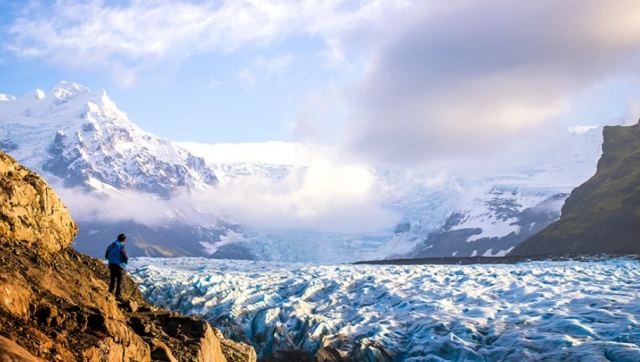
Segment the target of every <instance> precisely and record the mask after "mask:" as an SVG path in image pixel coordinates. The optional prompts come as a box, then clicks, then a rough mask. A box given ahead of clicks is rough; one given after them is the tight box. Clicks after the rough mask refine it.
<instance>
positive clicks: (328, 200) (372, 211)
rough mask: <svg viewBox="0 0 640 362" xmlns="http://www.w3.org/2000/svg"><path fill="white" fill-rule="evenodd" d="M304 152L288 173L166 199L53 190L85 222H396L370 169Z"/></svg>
mask: <svg viewBox="0 0 640 362" xmlns="http://www.w3.org/2000/svg"><path fill="white" fill-rule="evenodd" d="M225 148H226V147H222V149H225ZM236 148H237V147H236ZM270 148H272V147H270ZM277 151H278V150H275V151H274V152H276V153H278V152H277ZM236 157H238V156H236ZM253 157H254V158H255V157H256V156H255V155H254V156H253ZM303 157H304V161H303V164H302V163H301V164H299V165H297V167H295V168H292V169H291V171H290V172H288V173H287V174H286V176H285V177H283V178H274V174H268V173H267V174H265V173H260V172H256V173H250V174H244V175H241V176H238V177H223V178H222V182H221V183H220V184H218V185H216V186H215V187H210V188H205V189H198V190H192V191H191V192H187V191H186V190H177V191H176V192H175V193H174V195H172V197H171V198H170V199H168V200H167V199H161V198H159V197H156V196H154V195H151V194H146V193H140V192H135V191H118V192H113V193H109V195H105V194H102V193H97V192H96V193H86V192H85V191H83V190H78V189H69V188H62V187H56V191H57V192H58V193H59V195H60V197H61V198H62V199H63V200H64V201H65V203H66V204H67V205H68V206H69V208H70V210H71V211H72V214H73V215H74V217H76V218H78V219H79V220H84V221H97V220H100V221H107V222H113V221H126V220H135V221H137V222H139V223H142V224H145V225H162V224H166V223H168V222H170V221H172V220H173V221H181V222H184V221H186V222H191V223H193V224H197V225H211V226H215V225H216V224H217V223H218V221H219V220H221V219H222V220H227V221H230V222H233V223H239V224H241V225H243V226H245V227H248V228H256V229H261V230H287V229H291V230H308V231H320V232H336V233H347V234H351V233H354V234H355V233H366V232H376V231H380V230H386V229H389V228H392V227H393V226H394V225H395V224H396V223H397V221H398V219H399V217H398V215H395V214H394V213H392V212H391V211H388V210H386V209H384V208H383V207H382V206H381V204H382V201H383V198H384V193H383V191H384V190H383V189H382V188H381V186H380V185H379V184H378V180H377V179H376V177H375V175H374V174H373V173H372V171H370V170H369V169H367V168H365V167H363V166H360V165H356V164H352V163H347V162H344V161H339V160H336V159H332V158H331V157H323V156H318V155H317V154H311V155H307V154H306V152H305V155H303ZM273 166H274V167H277V166H278V165H275V164H274V165H273Z"/></svg>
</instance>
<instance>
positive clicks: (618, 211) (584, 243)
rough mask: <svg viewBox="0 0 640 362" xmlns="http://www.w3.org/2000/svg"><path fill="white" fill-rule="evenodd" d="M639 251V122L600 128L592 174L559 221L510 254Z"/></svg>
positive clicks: (571, 198) (569, 198)
mask: <svg viewBox="0 0 640 362" xmlns="http://www.w3.org/2000/svg"><path fill="white" fill-rule="evenodd" d="M600 253H608V254H628V253H634V254H638V253H640V123H638V124H636V125H633V126H627V127H624V126H613V127H605V128H604V142H603V145H602V157H601V158H600V160H599V161H598V170H597V172H596V174H595V175H594V176H593V177H591V179H589V180H588V181H587V182H585V183H584V184H582V185H580V186H579V187H577V188H576V189H575V190H573V191H572V192H571V195H570V196H569V197H568V198H567V200H566V202H565V204H564V206H563V207H562V216H561V217H560V220H558V221H557V222H555V223H553V224H552V225H550V226H549V227H547V228H546V229H544V230H543V231H541V232H540V233H538V234H536V235H534V236H533V237H531V238H529V239H528V240H526V241H525V242H523V243H522V244H520V245H519V246H517V247H516V248H515V249H514V250H513V251H512V252H511V253H510V254H509V255H512V256H535V255H563V254H600Z"/></svg>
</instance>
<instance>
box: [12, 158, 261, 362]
mask: <svg viewBox="0 0 640 362" xmlns="http://www.w3.org/2000/svg"><path fill="white" fill-rule="evenodd" d="M0 201H1V202H2V203H1V204H0V240H1V242H0V292H1V293H2V298H0V362H2V361H39V360H46V361H61V362H62V361H63V362H68V361H96V362H98V361H99V362H103V361H114V362H115V361H151V360H152V359H154V360H165V361H177V360H178V361H199V362H223V361H226V359H225V356H224V355H223V353H222V346H221V340H223V338H224V337H223V336H221V335H220V336H218V335H216V334H215V333H214V331H213V329H212V328H211V326H209V324H208V323H207V322H205V321H202V320H199V319H196V318H191V317H185V316H182V315H180V314H177V313H172V312H168V311H163V310H161V309H159V308H156V307H154V306H152V305H150V304H148V303H147V302H146V301H145V300H144V299H143V298H142V296H141V294H140V291H139V290H138V289H137V287H136V286H135V284H134V283H133V281H132V280H131V278H129V277H128V276H125V277H124V280H123V281H124V283H123V293H124V296H125V298H126V300H125V301H124V302H122V303H118V301H116V299H115V298H114V297H113V296H112V295H110V294H109V293H108V291H107V284H106V281H107V280H108V270H107V268H106V266H105V265H104V263H102V262H100V261H98V260H96V259H93V258H91V257H88V256H86V255H83V254H80V253H78V252H77V251H75V250H73V249H72V248H70V247H69V246H70V245H71V241H72V238H73V235H75V233H76V231H77V229H76V226H75V224H74V222H73V221H72V220H71V218H70V216H69V213H68V211H67V210H66V209H65V207H64V205H63V204H62V203H61V202H60V200H59V199H58V197H57V196H56V194H55V193H54V192H53V191H52V190H51V189H50V188H49V187H48V186H47V184H46V183H45V182H44V181H42V179H40V178H39V177H38V176H37V175H36V174H34V173H32V172H31V171H29V170H27V169H25V168H23V167H22V166H20V165H19V164H17V163H15V161H13V160H12V159H11V158H10V157H8V156H6V155H4V154H3V153H1V152H0ZM225 345H226V346H234V348H235V349H236V350H238V351H244V352H245V353H244V354H243V353H237V354H236V355H235V356H238V357H237V359H234V360H233V361H238V362H254V361H255V360H256V358H255V351H253V348H252V347H250V346H247V345H243V344H239V343H238V344H234V343H233V342H228V343H225Z"/></svg>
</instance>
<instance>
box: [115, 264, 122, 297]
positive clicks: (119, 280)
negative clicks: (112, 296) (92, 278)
mask: <svg viewBox="0 0 640 362" xmlns="http://www.w3.org/2000/svg"><path fill="white" fill-rule="evenodd" d="M116 269H118V271H117V273H116V297H117V298H120V296H121V294H120V287H121V286H122V268H120V267H119V266H116Z"/></svg>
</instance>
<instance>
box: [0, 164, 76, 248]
mask: <svg viewBox="0 0 640 362" xmlns="http://www.w3.org/2000/svg"><path fill="white" fill-rule="evenodd" d="M77 231H78V229H77V227H76V225H75V223H74V222H73V220H71V217H70V215H69V211H68V210H67V209H66V208H65V207H64V205H63V204H62V202H61V201H60V199H59V198H58V196H57V195H56V194H55V193H54V192H53V191H52V190H51V189H50V188H49V187H48V186H47V184H46V182H44V181H43V180H42V179H41V178H40V177H38V175H36V174H35V173H33V172H31V171H29V170H28V169H26V168H24V167H22V166H21V165H19V164H18V163H16V162H15V161H14V160H13V159H12V158H11V157H9V156H8V155H6V154H5V153H2V152H0V237H2V239H3V242H12V241H18V242H21V243H26V244H29V245H32V244H37V245H38V246H39V247H42V248H44V249H46V250H47V251H49V252H56V251H59V250H61V249H63V248H66V247H68V246H69V245H70V244H71V240H72V239H73V237H74V236H75V234H76V233H77Z"/></svg>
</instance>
